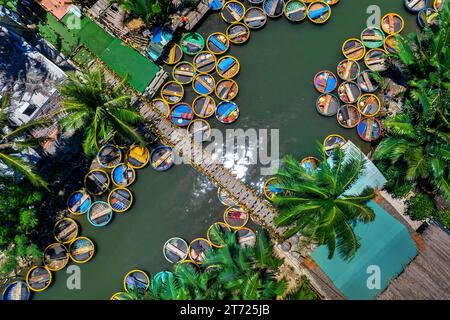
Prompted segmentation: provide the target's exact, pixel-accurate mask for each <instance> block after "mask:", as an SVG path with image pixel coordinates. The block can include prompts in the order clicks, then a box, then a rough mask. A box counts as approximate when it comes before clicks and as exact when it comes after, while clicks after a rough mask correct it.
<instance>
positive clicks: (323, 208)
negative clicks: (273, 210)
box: [274, 148, 375, 260]
mask: <svg viewBox="0 0 450 320" xmlns="http://www.w3.org/2000/svg"><path fill="white" fill-rule="evenodd" d="M344 158H345V161H344ZM330 160H331V161H327V159H326V156H325V155H323V160H322V162H321V164H320V165H319V167H318V168H317V170H315V171H314V173H313V174H308V173H307V172H306V170H305V169H304V168H303V167H302V165H301V164H300V162H299V161H298V160H297V159H294V158H293V157H292V156H288V157H286V159H285V161H284V164H283V166H282V167H281V168H280V169H279V171H278V173H277V174H276V178H277V181H278V183H279V187H280V188H283V189H284V190H285V193H283V194H280V195H277V196H276V197H275V199H274V203H275V204H276V205H277V206H278V208H279V209H280V214H279V215H278V216H277V217H276V219H275V222H276V224H277V225H279V226H289V227H290V228H289V229H288V231H286V234H285V237H290V236H292V235H293V234H296V233H298V232H300V233H301V234H302V235H304V236H307V237H309V238H310V239H311V240H313V241H315V242H317V244H319V245H326V246H327V247H328V250H329V255H328V257H329V258H330V259H331V258H332V257H333V256H334V253H335V250H336V249H337V250H338V252H339V254H340V256H341V257H342V258H343V259H346V260H349V259H351V258H352V257H353V256H354V255H355V253H356V251H357V249H358V248H359V241H358V239H357V237H356V235H355V233H354V231H353V228H352V226H353V224H354V223H355V222H364V223H367V222H370V221H372V220H373V219H374V218H375V214H374V212H373V210H372V209H371V208H370V207H369V206H367V202H368V201H370V200H371V199H373V198H374V197H375V193H374V190H373V189H371V188H366V189H364V190H360V192H358V193H357V194H348V193H347V192H348V190H349V189H350V188H351V187H352V185H353V184H354V183H355V182H356V181H357V180H358V179H359V177H360V176H361V174H362V171H363V168H364V164H365V160H364V159H363V158H352V157H348V158H347V157H346V156H345V153H344V151H343V150H342V149H340V148H338V149H335V150H334V151H333V154H332V156H331V159H330Z"/></svg>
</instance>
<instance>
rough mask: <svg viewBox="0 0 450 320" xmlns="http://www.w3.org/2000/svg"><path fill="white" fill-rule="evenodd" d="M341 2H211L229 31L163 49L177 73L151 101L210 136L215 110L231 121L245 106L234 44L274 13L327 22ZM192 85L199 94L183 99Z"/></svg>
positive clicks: (197, 133)
mask: <svg viewBox="0 0 450 320" xmlns="http://www.w3.org/2000/svg"><path fill="white" fill-rule="evenodd" d="M338 2H339V0H328V1H325V2H322V1H320V2H318V1H298V0H291V1H288V2H285V1H284V0H266V1H259V0H251V1H249V5H251V6H250V7H249V8H247V7H246V5H245V4H244V3H243V2H239V1H234V0H232V1H228V2H225V1H221V0H213V1H210V6H211V8H212V9H213V10H217V11H220V15H221V17H222V19H223V20H224V21H225V22H227V23H228V24H229V26H228V27H227V29H226V31H225V33H222V32H214V33H212V34H210V35H209V36H208V37H206V39H205V38H204V37H203V36H202V35H200V34H199V33H195V32H190V33H186V34H184V35H183V37H182V38H181V40H180V42H179V43H174V44H172V46H170V47H169V48H168V49H167V50H166V51H165V52H164V53H163V56H162V60H163V61H164V63H166V64H167V65H169V66H173V68H172V72H171V73H172V79H171V80H170V81H168V82H166V83H165V84H164V85H163V87H162V89H161V92H160V97H158V98H155V99H154V100H153V101H151V102H150V104H151V106H152V107H154V108H155V109H157V110H158V111H159V112H160V113H161V114H162V115H164V116H165V117H167V118H169V119H170V120H171V121H172V122H173V124H175V125H176V126H178V127H185V128H187V130H188V132H189V133H190V134H191V136H192V137H193V138H194V139H196V140H198V141H205V140H208V138H209V137H210V135H211V125H210V123H209V122H208V121H206V119H208V118H210V117H213V116H215V118H216V119H217V120H218V121H219V122H221V123H224V124H230V123H233V122H235V121H236V120H237V119H238V117H239V115H240V109H239V106H238V105H237V104H236V103H235V102H233V100H234V99H235V98H236V96H237V95H238V92H239V86H238V84H237V82H236V80H235V79H234V78H235V77H236V76H237V75H238V73H239V71H240V69H241V65H240V63H239V60H238V59H237V58H236V57H234V56H232V55H229V54H226V53H227V51H228V50H229V48H230V45H231V44H235V45H241V44H244V43H245V42H247V41H248V40H249V38H250V30H251V29H260V28H262V27H263V26H264V25H265V24H266V22H267V20H268V17H270V18H277V17H280V16H281V15H283V14H284V15H285V16H286V18H287V19H289V20H291V21H293V22H299V21H302V20H304V19H306V17H308V18H309V19H310V20H311V21H312V22H315V23H324V22H325V21H327V20H328V19H329V18H330V16H331V7H330V5H334V4H336V3H338ZM258 5H261V6H258ZM184 56H191V57H192V60H191V59H184V60H183V57H184ZM188 60H189V61H188ZM189 85H190V86H191V87H192V89H193V91H194V92H195V93H196V95H197V97H196V98H195V99H194V100H193V102H192V103H188V102H187V101H184V100H183V99H184V98H185V90H186V89H185V88H186V86H189Z"/></svg>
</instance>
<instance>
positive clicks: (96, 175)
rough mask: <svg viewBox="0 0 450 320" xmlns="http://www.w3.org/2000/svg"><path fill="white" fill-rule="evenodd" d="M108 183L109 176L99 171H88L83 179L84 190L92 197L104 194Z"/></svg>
mask: <svg viewBox="0 0 450 320" xmlns="http://www.w3.org/2000/svg"><path fill="white" fill-rule="evenodd" d="M110 183H111V182H110V179H109V174H108V173H106V171H104V170H101V169H94V170H91V171H89V172H88V174H87V175H86V176H85V178H84V188H85V189H86V190H87V192H89V193H90V194H92V195H94V196H99V195H102V194H104V193H105V192H106V190H108V188H109V184H110Z"/></svg>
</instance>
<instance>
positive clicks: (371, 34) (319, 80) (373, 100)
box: [314, 13, 404, 142]
mask: <svg viewBox="0 0 450 320" xmlns="http://www.w3.org/2000/svg"><path fill="white" fill-rule="evenodd" d="M403 27H404V21H403V18H402V17H401V16H400V15H398V14H396V13H388V14H386V15H385V16H383V18H382V19H381V28H378V27H368V28H366V29H364V30H363V31H362V32H361V35H360V38H359V39H357V38H350V39H348V40H346V41H345V42H344V44H343V45H342V53H343V55H344V57H345V59H344V60H342V61H340V62H339V63H338V65H337V70H336V74H337V75H336V74H335V73H333V72H332V71H330V70H322V71H320V72H318V73H317V74H316V75H315V77H314V86H315V88H316V90H317V91H318V92H319V93H321V95H320V96H319V97H318V99H317V102H316V109H317V111H318V112H319V113H320V114H322V115H324V116H328V117H331V116H336V119H337V121H338V123H339V124H340V125H341V126H342V127H344V128H355V127H356V128H357V133H358V136H359V137H360V138H361V139H363V140H364V141H367V142H371V141H374V140H377V139H378V138H379V137H380V136H381V131H382V127H381V126H382V124H381V121H380V120H379V115H380V110H381V101H380V99H379V98H378V96H377V95H376V93H377V90H378V89H379V87H380V76H379V72H382V71H385V70H386V69H387V57H388V53H396V43H395V41H396V38H395V37H396V35H397V34H399V33H400V32H401V31H402V30H403ZM382 47H384V48H382ZM360 61H364V67H362V66H361V65H360ZM361 64H362V63H361ZM339 79H340V80H341V81H342V82H341V83H340V84H339V83H338V82H339ZM335 90H336V94H334V93H333V92H334V91H335Z"/></svg>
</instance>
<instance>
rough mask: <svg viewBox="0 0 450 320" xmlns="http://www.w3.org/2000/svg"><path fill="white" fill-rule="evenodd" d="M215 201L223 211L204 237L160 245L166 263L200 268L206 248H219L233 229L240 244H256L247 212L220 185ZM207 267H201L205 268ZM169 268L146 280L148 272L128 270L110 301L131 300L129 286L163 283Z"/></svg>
mask: <svg viewBox="0 0 450 320" xmlns="http://www.w3.org/2000/svg"><path fill="white" fill-rule="evenodd" d="M217 196H218V199H219V201H220V202H221V203H222V204H223V205H224V206H226V207H227V208H226V209H225V211H224V214H223V221H220V222H215V223H213V224H212V225H211V226H210V227H209V228H208V231H207V234H206V237H203V238H196V239H194V240H192V241H191V242H190V243H189V244H188V243H187V242H186V241H185V240H184V239H182V238H179V237H173V238H171V239H169V240H167V241H166V243H165V244H164V246H163V254H164V257H165V258H166V260H167V261H169V262H170V263H173V264H176V265H179V264H189V265H191V266H192V267H194V268H195V269H202V268H203V267H202V264H203V261H204V259H205V257H206V254H207V252H208V251H209V250H212V249H214V248H222V247H223V246H224V245H225V239H226V235H227V234H228V233H231V232H234V233H235V234H236V237H237V241H238V242H239V243H240V245H241V246H244V247H245V246H254V245H255V244H256V234H255V232H254V231H253V230H252V229H250V228H248V227H246V225H247V223H248V221H249V218H250V215H249V212H248V211H246V210H245V209H243V208H242V207H240V206H239V205H238V203H237V202H236V201H235V200H234V199H233V197H231V196H230V195H229V194H228V193H227V192H226V191H225V190H223V189H221V188H220V187H219V188H218V190H217ZM208 268H211V266H208V267H206V268H204V269H205V270H208ZM170 273H171V272H170V271H161V272H159V273H157V274H156V275H155V276H154V277H153V279H152V281H151V282H150V280H149V277H148V275H147V274H146V273H145V272H144V271H142V270H132V271H130V272H129V273H128V274H127V275H126V276H125V279H124V288H125V291H121V292H117V293H115V294H114V295H113V296H112V297H111V299H112V300H128V299H131V297H130V295H129V294H128V292H129V289H130V288H131V287H133V286H138V288H140V289H143V290H146V289H148V288H149V287H150V286H152V285H155V284H156V283H159V284H163V283H164V281H165V280H166V279H167V276H168V275H169V274H170Z"/></svg>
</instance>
